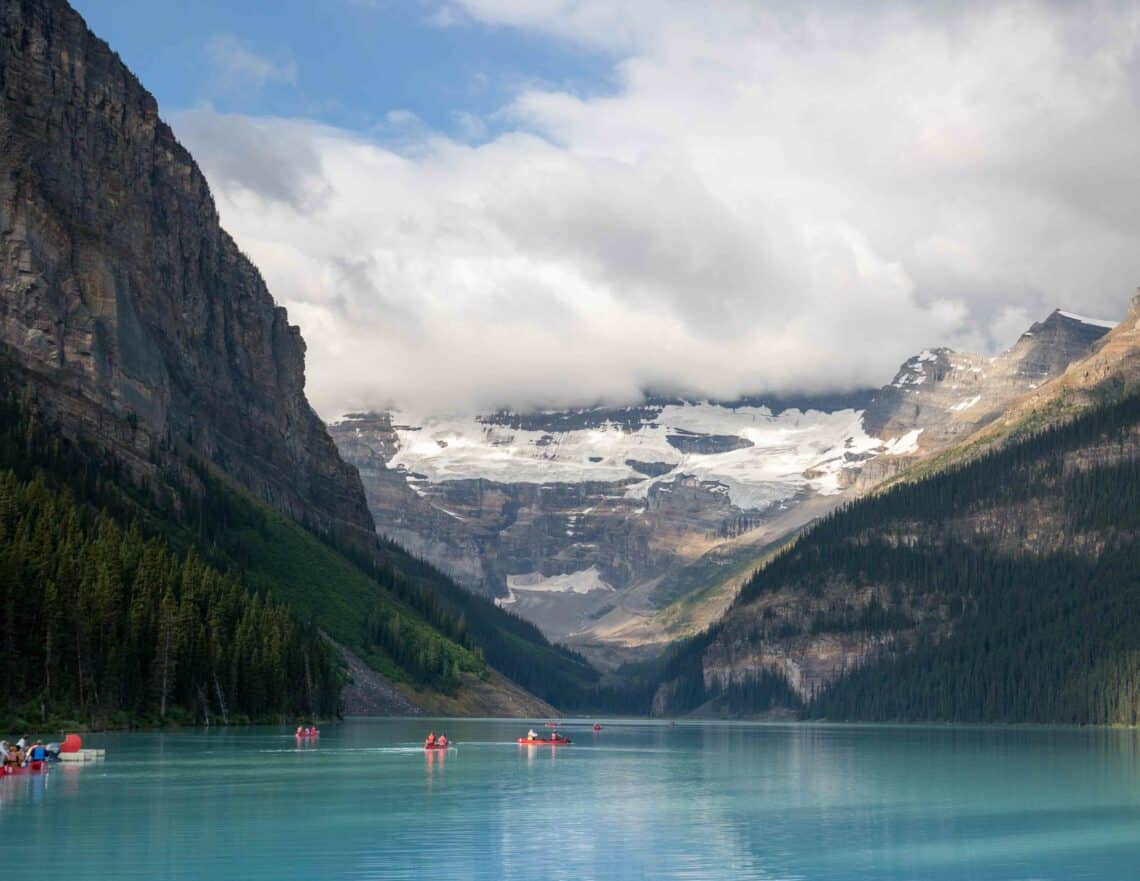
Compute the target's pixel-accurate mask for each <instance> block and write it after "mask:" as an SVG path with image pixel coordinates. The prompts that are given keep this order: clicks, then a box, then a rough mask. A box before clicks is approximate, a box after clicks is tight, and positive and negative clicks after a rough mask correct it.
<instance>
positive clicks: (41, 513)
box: [0, 470, 340, 727]
mask: <svg viewBox="0 0 1140 881" xmlns="http://www.w3.org/2000/svg"><path fill="white" fill-rule="evenodd" d="M0 607H2V608H3V609H4V610H5V614H4V616H3V619H2V623H0V706H2V707H5V708H8V711H7V714H6V715H11V716H14V717H16V718H17V719H21V722H20V727H28V725H29V724H34V723H37V722H38V723H43V722H44V721H46V720H49V719H52V720H54V719H58V718H61V717H62V718H69V717H72V716H73V715H76V714H78V715H82V716H84V717H85V718H91V719H93V720H95V721H97V722H102V723H104V724H107V723H111V724H127V723H129V722H131V721H136V720H144V721H145V720H147V719H151V720H156V721H163V720H168V719H174V720H178V721H185V720H190V719H201V720H204V721H209V719H210V717H211V716H214V717H216V718H217V720H218V721H221V722H229V721H234V720H240V719H242V718H245V719H249V718H281V717H289V718H314V717H327V716H331V715H332V714H333V713H334V712H335V711H336V703H337V695H338V693H339V690H340V680H339V673H338V670H337V666H336V664H335V661H334V657H333V653H332V651H331V650H330V649H329V647H328V645H327V644H326V643H325V641H324V640H323V639H321V638H320V635H319V634H318V633H317V631H316V629H315V628H314V627H312V626H311V625H308V626H306V625H302V624H301V623H300V622H298V621H297V620H296V618H294V617H293V616H292V615H291V614H290V613H289V612H288V611H287V610H286V609H285V608H284V607H283V606H281V605H279V604H278V603H276V602H274V601H273V600H272V599H270V598H268V597H267V598H264V599H263V598H261V597H259V596H257V595H256V594H251V593H249V592H248V591H247V590H246V589H245V587H244V585H243V584H242V582H241V579H240V578H238V577H236V576H233V575H223V574H222V573H220V572H219V571H218V570H216V569H214V568H213V567H211V566H208V565H206V564H204V563H203V562H202V561H201V560H200V559H199V558H198V557H197V555H196V554H195V553H194V552H193V551H190V552H188V553H186V554H177V553H172V552H171V551H170V550H169V549H168V548H167V545H166V543H165V542H164V541H162V540H161V539H159V538H152V539H149V540H147V539H144V538H143V537H142V535H141V534H140V533H139V531H138V529H137V528H130V529H127V530H124V529H122V528H121V527H120V526H118V525H117V524H116V523H115V521H114V520H113V519H112V518H111V517H110V516H109V515H108V514H106V513H103V512H98V513H97V512H94V511H93V510H90V509H86V510H85V509H84V508H81V507H80V506H79V505H77V504H76V503H75V501H74V499H73V497H72V496H71V494H70V493H69V492H66V491H55V490H52V489H49V488H48V486H47V484H46V483H45V481H44V478H43V477H42V475H41V476H38V477H36V478H34V479H33V480H31V481H30V482H24V481H21V480H19V479H18V478H17V477H16V475H15V473H14V472H13V471H10V470H6V471H0ZM9 727H10V726H9Z"/></svg>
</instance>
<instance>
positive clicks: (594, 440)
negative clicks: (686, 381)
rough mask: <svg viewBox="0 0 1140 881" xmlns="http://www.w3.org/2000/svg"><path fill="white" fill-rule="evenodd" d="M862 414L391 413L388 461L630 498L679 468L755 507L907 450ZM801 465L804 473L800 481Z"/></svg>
mask: <svg viewBox="0 0 1140 881" xmlns="http://www.w3.org/2000/svg"><path fill="white" fill-rule="evenodd" d="M861 417H862V413H861V411H856V410H840V411H836V412H833V413H824V412H820V411H817V410H809V411H807V412H801V411H799V410H785V411H783V412H781V413H779V414H778V415H773V414H772V412H771V411H770V410H768V409H767V408H766V407H737V408H729V407H724V406H720V405H716V404H708V403H699V404H682V405H670V406H667V407H665V408H663V409H662V411H661V413H660V415H659V416H658V417H657V418H656V419H655V420H652V421H650V422H646V423H643V424H642V425H641V427H640V428H639V429H637V430H635V431H627V430H625V429H623V428H622V427H621V426H618V425H616V424H606V425H603V426H599V427H596V428H585V429H581V430H574V431H564V432H549V433H548V432H543V431H526V430H522V429H513V428H510V427H508V426H502V425H491V424H486V423H483V422H480V421H479V419H478V417H476V416H473V415H468V416H458V417H417V416H415V415H413V414H411V413H406V412H400V413H393V414H392V422H393V425H395V426H396V431H397V434H398V437H399V441H400V449H399V451H398V452H397V454H396V455H395V456H394V457H393V458H392V459H391V460H390V461H389V463H388V465H389V467H391V468H401V467H402V468H403V469H405V470H406V471H407V472H409V473H410V474H420V475H423V476H424V477H426V478H427V480H429V481H430V482H432V483H439V482H442V481H447V480H461V479H476V478H482V479H486V480H494V481H499V482H502V483H544V484H550V483H583V482H588V481H599V482H607V483H616V482H619V481H628V482H629V486H628V488H627V490H626V494H627V495H628V496H629V497H632V498H639V497H640V498H644V497H645V496H646V495H647V494H648V493H649V491H650V489H651V487H653V486H654V485H657V484H662V483H668V482H671V481H673V480H674V479H676V478H677V477H679V476H680V475H682V474H685V475H691V476H693V477H696V478H698V479H700V480H703V481H710V482H717V483H720V484H723V485H724V486H725V487H726V490H727V492H728V494H729V497H730V499H731V500H732V503H733V504H734V505H736V506H737V507H739V508H742V509H745V510H762V509H765V508H767V507H769V506H771V505H772V504H774V503H777V502H780V501H782V500H785V499H790V498H792V497H793V496H795V495H797V494H798V493H800V492H802V491H804V490H808V489H811V490H814V491H816V492H820V493H835V492H839V491H840V486H839V474H840V472H841V471H842V470H843V469H844V468H845V467H850V466H851V465H852V464H853V463H854V462H855V461H857V460H859V459H863V458H866V457H867V456H868V455H873V454H876V453H902V452H904V451H909V450H910V449H912V448H913V442H914V438H909V437H908V438H907V439H899V442H897V443H896V445H895V447H892V445H890V444H884V443H883V442H882V441H879V440H877V439H875V438H871V437H868V436H867V435H866V434H865V433H864V431H863V428H862V423H861ZM676 434H688V435H690V436H694V435H705V436H731V437H738V438H743V439H745V440H747V441H749V442H750V443H752V444H753V446H751V447H745V448H742V449H737V450H731V451H728V452H723V453H708V454H702V453H683V452H681V451H680V450H678V449H676V448H675V447H674V446H672V445H671V444H670V443H669V442H668V437H669V436H670V435H676ZM915 437H917V435H916V436H915ZM904 441H905V443H904ZM904 448H905V449H904ZM627 460H633V461H638V462H648V463H664V464H667V465H669V466H672V470H671V471H669V472H668V473H667V474H664V475H661V476H658V477H654V478H647V477H646V476H645V475H643V474H641V473H639V472H638V471H636V470H635V469H634V468H633V467H631V466H629V465H627V464H626V461H627ZM805 471H810V472H811V473H812V475H813V476H812V477H810V478H809V477H805V475H804V472H805Z"/></svg>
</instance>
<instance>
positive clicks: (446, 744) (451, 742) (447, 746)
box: [424, 740, 455, 749]
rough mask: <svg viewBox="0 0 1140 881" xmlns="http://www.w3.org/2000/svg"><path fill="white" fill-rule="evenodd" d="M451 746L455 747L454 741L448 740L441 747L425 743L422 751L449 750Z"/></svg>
mask: <svg viewBox="0 0 1140 881" xmlns="http://www.w3.org/2000/svg"><path fill="white" fill-rule="evenodd" d="M453 746H455V741H453V740H449V741H448V742H447V743H445V744H442V745H441V744H438V743H425V744H424V749H451V748H452V747H453Z"/></svg>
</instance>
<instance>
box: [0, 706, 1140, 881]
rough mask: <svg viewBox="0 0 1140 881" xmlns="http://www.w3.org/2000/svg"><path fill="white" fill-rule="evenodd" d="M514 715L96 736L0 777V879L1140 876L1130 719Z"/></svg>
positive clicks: (1139, 801) (1139, 772) (1139, 763)
mask: <svg viewBox="0 0 1140 881" xmlns="http://www.w3.org/2000/svg"><path fill="white" fill-rule="evenodd" d="M532 724H533V723H532ZM526 727H527V725H526V724H525V723H519V722H509V721H503V720H485V721H475V720H450V721H447V722H446V723H444V722H438V721H424V720H422V719H419V720H380V719H377V720H357V721H352V722H349V723H346V724H342V725H338V726H330V727H329V728H327V729H325V731H324V732H323V734H322V736H321V738H320V742H319V743H318V744H315V745H312V746H303V747H301V748H298V746H297V743H296V741H295V740H294V738H293V737H292V736H291V735H290V734H289V733H288V732H287V731H286V730H285V729H279V728H278V729H272V728H254V729H241V730H237V729H230V730H221V731H220V730H212V731H210V732H208V733H207V732H203V731H186V732H177V733H164V734H111V735H92V736H90V737H88V738H87V742H86V745H87V746H94V747H105V748H106V749H107V759H106V761H105V762H102V763H100V764H92V765H87V766H83V767H71V766H60V765H57V766H55V767H53V768H52V769H51V771H50V772H49V773H48V774H46V775H44V776H42V777H32V776H23V777H12V778H8V779H4V780H0V836H2V837H3V841H4V845H3V851H2V853H0V878H4V879H13V881H15V879H41V881H43V879H57V878H58V879H67V881H77V879H93V878H116V879H123V878H146V879H159V878H174V879H189V878H213V879H238V878H250V879H275V881H276V879H294V878H298V879H300V878H304V879H320V881H323V879H404V878H407V879H417V881H419V879H450V878H473V879H540V881H562V879H574V881H580V879H619V878H620V879H624V878H629V879H641V878H648V879H716V878H725V879H811V881H818V879H837V881H838V879H842V881H851V879H863V878H867V879H876V881H895V879H955V881H959V879H987V881H989V879H1057V881H1074V879H1086V878H1088V879H1122V881H1123V879H1135V878H1140V734H1138V733H1137V732H1134V731H1107V730H1100V731H1086V730H1071V729H1014V728H919V727H876V726H865V727H864V726H798V725H745V724H717V723H709V724H687V723H679V724H678V725H677V726H676V727H674V728H671V727H669V726H667V725H665V724H655V723H648V722H637V723H633V722H631V723H621V722H605V730H604V731H602V732H601V733H600V734H594V733H592V732H591V731H590V730H589V727H588V726H587V725H568V726H567V727H566V731H567V732H568V733H569V734H570V735H571V736H572V737H573V738H574V741H575V743H574V745H572V746H569V747H560V748H552V747H520V746H518V745H516V744H515V743H514V738H515V737H517V736H518V735H519V734H521V733H525V731H526ZM428 728H434V729H435V730H436V731H437V732H438V731H439V730H440V729H441V728H442V729H443V730H445V731H446V732H447V733H448V734H449V735H450V736H452V737H453V738H454V739H456V740H457V741H459V745H458V749H456V750H454V751H452V752H450V753H448V754H446V755H442V754H436V755H425V754H424V752H423V750H422V749H420V748H419V747H418V744H419V743H420V742H422V739H423V735H424V733H425V732H426V731H427V729H428ZM537 730H543V729H537Z"/></svg>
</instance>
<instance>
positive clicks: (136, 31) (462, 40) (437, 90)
mask: <svg viewBox="0 0 1140 881" xmlns="http://www.w3.org/2000/svg"><path fill="white" fill-rule="evenodd" d="M73 4H74V6H75V7H76V8H77V9H78V10H79V12H80V13H82V14H83V16H84V17H85V18H86V20H87V23H88V25H89V26H90V27H91V28H92V30H94V31H95V33H97V34H99V35H100V36H101V37H102V38H103V39H105V40H107V42H108V43H110V45H111V46H112V47H113V48H114V49H115V50H116V51H118V52H119V54H120V55H121V56H122V57H123V59H124V60H125V61H126V63H127V65H128V66H129V67H130V68H131V70H132V71H134V73H135V74H136V75H137V76H138V77H139V78H140V79H141V80H142V81H143V83H144V84H145V85H146V86H147V88H148V89H150V91H151V92H153V93H154V94H155V96H156V97H157V98H158V100H159V105H160V107H161V108H162V110H163V112H164V113H166V114H170V113H172V112H175V111H179V110H184V109H187V108H191V107H196V106H201V105H209V106H211V107H213V108H215V109H216V110H218V111H221V112H224V113H242V114H252V115H258V116H281V117H304V118H308V119H313V120H318V121H320V122H325V123H328V124H331V125H335V126H338V127H342V128H345V129H349V130H353V131H358V132H362V133H369V134H371V135H374V136H377V137H379V138H381V139H382V138H383V135H384V130H385V126H386V125H387V120H388V114H390V113H392V112H393V111H410V112H412V113H414V114H415V115H416V116H417V117H418V118H419V119H421V120H423V122H424V123H425V124H426V125H427V126H429V127H430V128H432V129H435V130H438V131H442V132H446V133H450V134H453V135H455V136H457V137H463V138H469V137H470V135H471V130H470V126H467V125H464V124H462V122H461V121H460V119H459V116H458V115H459V114H471V115H474V116H476V117H478V118H480V119H482V120H483V121H484V123H485V124H486V126H487V133H486V135H485V136H493V135H494V134H495V133H496V132H497V131H501V130H502V128H503V125H502V123H501V122H500V121H498V120H496V118H495V117H494V116H493V114H494V113H495V112H496V111H497V110H499V109H500V108H501V107H503V106H504V105H505V104H507V103H508V102H509V101H510V99H511V98H512V97H513V96H514V95H515V94H516V93H517V92H518V91H519V90H520V89H522V88H524V87H526V86H532V85H534V84H543V85H545V86H549V87H554V88H557V89H559V90H564V91H567V92H570V93H573V94H576V95H581V96H590V95H596V94H602V93H605V92H607V91H610V90H611V89H612V87H613V73H612V71H613V64H614V61H615V58H614V56H613V55H612V54H611V53H609V52H607V51H603V50H600V49H597V48H591V47H588V46H585V45H583V44H581V43H579V42H572V41H570V40H566V39H557V38H554V37H551V36H549V35H545V34H541V33H535V32H530V31H526V30H522V29H519V28H514V27H506V26H501V25H493V24H485V23H481V22H478V21H476V20H474V19H471V18H467V17H462V18H461V20H458V21H457V20H456V17H455V16H452V22H453V23H451V24H449V25H442V24H438V23H435V19H436V18H437V12H438V10H437V8H436V7H434V6H433V5H432V4H428V3H417V2H396V0H391V2H388V0H372V2H369V0H341V2H336V0H331V2H330V0H324V2H316V0H310V2H305V0H281V2H263V0H259V2H234V0H193V2H184V0H113V2H108V0H73ZM235 47H236V48H237V49H240V50H244V51H247V52H249V53H251V54H252V55H255V56H257V57H259V58H260V59H263V60H264V61H265V62H267V63H268V64H269V65H271V66H272V67H273V68H275V70H273V71H271V72H269V73H268V75H267V76H266V77H265V79H264V81H262V82H261V83H260V84H259V85H258V84H254V83H251V82H249V81H248V80H247V81H245V82H244V83H241V84H240V85H239V84H236V83H234V82H231V81H228V80H226V79H225V78H224V77H223V78H219V76H218V74H217V71H216V70H215V69H213V68H214V67H215V66H216V61H217V55H216V53H217V52H218V51H222V52H225V51H234V49H235Z"/></svg>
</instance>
